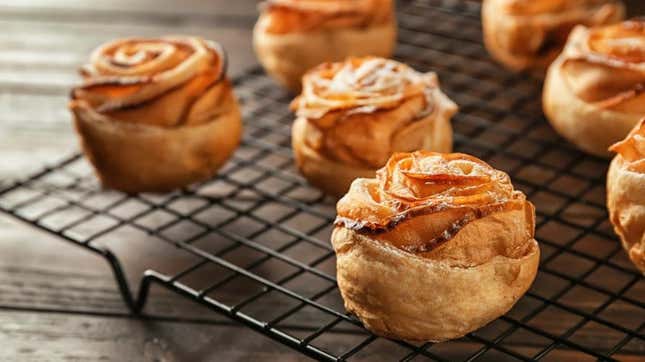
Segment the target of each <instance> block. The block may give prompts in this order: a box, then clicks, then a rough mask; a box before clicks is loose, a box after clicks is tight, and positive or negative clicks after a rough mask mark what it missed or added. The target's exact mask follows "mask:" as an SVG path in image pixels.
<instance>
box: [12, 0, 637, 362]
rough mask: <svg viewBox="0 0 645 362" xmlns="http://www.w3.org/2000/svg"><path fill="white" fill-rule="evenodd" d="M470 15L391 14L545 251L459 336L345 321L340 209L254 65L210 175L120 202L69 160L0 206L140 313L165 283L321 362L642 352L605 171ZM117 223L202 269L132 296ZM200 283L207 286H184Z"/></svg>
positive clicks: (427, 0) (242, 81)
mask: <svg viewBox="0 0 645 362" xmlns="http://www.w3.org/2000/svg"><path fill="white" fill-rule="evenodd" d="M479 10H480V9H479V4H477V3H471V2H464V1H449V0H443V1H442V0H417V1H413V2H411V4H410V5H408V6H406V7H405V8H403V9H401V10H400V11H399V23H400V34H399V38H400V39H399V47H398V53H397V57H398V58H399V59H401V60H403V61H405V62H407V63H409V64H410V65H412V66H414V67H416V68H418V69H420V70H434V71H436V72H437V73H438V74H439V77H440V80H441V82H442V87H443V88H444V89H445V91H446V92H447V93H448V94H449V96H450V97H451V98H452V99H454V100H455V101H456V102H457V103H458V104H459V105H460V106H461V109H460V113H459V114H458V115H457V116H456V117H455V119H454V127H455V131H456V134H455V148H456V150H457V151H460V152H467V153H471V154H474V155H476V156H478V157H480V158H482V159H484V160H486V161H487V162H489V163H491V164H492V165H494V166H495V167H497V168H500V169H503V170H505V171H506V172H508V173H509V174H510V175H511V177H512V179H513V181H514V183H515V185H516V186H517V187H518V188H519V189H522V190H523V191H524V192H525V193H526V194H527V195H528V197H529V199H530V200H532V201H533V202H534V203H535V204H536V206H537V214H538V220H537V238H538V239H539V241H540V243H541V248H542V254H543V255H542V261H541V267H540V272H539V275H538V277H537V280H536V282H535V284H534V285H533V287H532V288H531V290H530V291H529V292H528V293H527V294H526V295H525V296H524V297H523V298H522V299H521V300H520V302H519V303H518V304H517V305H516V306H515V307H514V308H513V309H512V310H511V311H510V312H509V313H508V314H507V315H505V316H503V317H501V318H500V319H498V320H497V321H495V322H493V323H491V324H490V325H488V326H486V327H485V328H483V329H481V330H479V331H476V332H474V333H471V334H470V335H468V336H466V337H464V338H462V339H459V340H457V341H451V342H445V343H441V344H432V343H422V344H420V343H408V342H400V341H390V340H386V339H383V338H378V337H375V336H374V335H372V334H370V333H369V332H368V331H366V330H364V329H363V328H362V327H361V326H360V323H359V322H358V321H357V320H355V319H354V318H353V317H351V316H348V315H347V314H346V312H345V310H344V309H343V306H342V300H341V298H340V295H339V292H338V289H337V286H336V280H335V258H334V253H333V251H332V248H331V245H330V242H329V236H330V233H331V224H332V222H333V219H334V216H335V212H334V202H333V200H330V199H327V198H325V197H324V196H323V195H322V194H321V193H320V192H319V191H317V190H316V189H313V188H311V187H310V186H308V185H307V183H306V182H305V181H304V180H303V179H302V178H301V177H300V176H299V175H298V173H297V171H296V170H295V169H294V163H293V157H292V153H291V150H290V125H291V122H292V120H293V116H292V115H291V114H290V112H289V110H288V107H287V106H288V102H289V101H290V99H291V97H290V96H289V95H287V94H285V93H282V91H281V90H279V89H278V88H277V87H276V86H275V85H274V84H273V83H272V82H271V81H270V80H269V79H268V78H267V77H266V76H265V75H264V74H263V73H262V72H261V71H260V70H255V71H251V72H248V73H247V74H245V75H243V76H242V77H240V78H239V79H237V80H236V81H235V89H236V92H237V95H238V96H239V97H240V98H241V102H242V104H243V109H244V120H245V127H246V129H245V137H244V141H243V144H242V146H241V147H240V149H239V150H238V151H237V152H236V154H235V155H234V157H233V159H232V160H231V161H230V162H229V163H228V165H227V166H226V167H225V169H224V170H223V171H222V172H221V173H220V175H219V176H217V177H216V178H214V179H212V180H210V181H208V182H204V183H202V184H199V185H195V186H192V187H190V188H188V189H185V190H182V191H178V192H175V193H172V194H168V195H147V194H142V195H138V196H128V195H125V194H121V193H118V192H112V191H103V190H101V189H100V187H99V185H98V184H97V181H96V180H95V178H94V176H93V175H92V173H91V170H90V168H89V166H88V165H87V163H86V162H85V160H84V159H83V158H82V156H80V155H73V156H72V157H70V158H67V159H65V160H63V161H61V162H60V163H57V164H55V165H52V166H49V167H47V168H45V169H44V170H42V172H39V173H37V174H35V175H32V176H31V177H28V178H25V179H23V180H20V181H17V182H15V183H13V184H10V185H9V186H8V187H5V188H4V189H3V190H1V191H0V210H2V211H4V212H5V213H8V214H10V215H12V216H14V217H16V218H18V219H20V220H22V221H25V222H26V223H28V224H30V225H33V226H34V227H36V228H39V229H43V230H46V231H48V232H50V233H52V234H55V235H57V236H59V237H60V238H61V239H63V240H66V241H68V242H71V243H73V244H76V245H78V246H81V247H83V248H86V249H89V250H91V251H93V252H94V253H97V254H99V255H100V256H102V257H103V258H105V260H106V261H107V262H108V263H109V265H110V266H111V267H112V270H113V272H114V276H115V278H116V281H117V284H118V287H119V288H120V291H121V294H122V295H123V299H124V301H125V303H126V304H127V306H128V307H129V308H130V309H131V310H132V311H133V312H134V313H139V312H141V311H142V309H143V308H144V306H145V304H146V300H147V297H148V291H149V289H150V286H151V285H152V284H157V285H161V286H163V287H165V288H167V289H169V290H171V291H174V292H176V293H178V294H180V295H182V296H184V297H186V298H188V299H191V300H194V301H196V302H198V303H201V304H203V305H205V306H207V307H209V308H211V309H212V310H214V311H216V312H219V313H221V314H224V315H226V316H228V317H230V318H232V319H234V320H236V321H239V322H240V323H242V324H244V325H246V326H249V327H251V328H253V329H254V330H256V331H258V332H260V333H262V334H264V335H267V336H269V337H271V338H273V339H274V340H277V341H279V342H281V343H284V344H286V345H288V346H290V347H292V348H294V349H296V350H298V351H300V352H302V353H304V354H306V355H308V356H310V357H313V358H316V359H320V360H332V361H334V360H375V359H376V360H413V359H415V360H416V359H431V360H441V361H443V360H451V361H452V360H466V361H473V360H495V361H506V360H540V359H544V360H549V359H551V360H587V359H591V360H593V359H599V360H612V359H622V358H626V359H627V358H633V359H635V360H637V359H639V358H643V356H644V354H645V340H644V339H645V336H644V335H643V328H644V326H645V303H644V302H643V300H644V299H645V298H644V296H645V287H644V285H643V281H641V278H642V277H641V275H639V274H638V273H637V272H636V271H635V270H634V268H633V267H632V266H631V265H630V263H629V261H628V260H627V259H626V258H625V256H624V253H623V251H622V249H621V247H620V245H619V243H618V241H617V240H616V238H615V236H614V235H613V233H612V231H611V227H610V225H609V223H608V221H607V214H606V210H605V205H604V182H605V176H604V175H605V172H606V168H607V161H606V160H602V159H598V158H594V157H589V156H585V155H583V154H581V153H580V152H578V151H577V150H575V149H574V148H572V147H571V146H570V145H569V144H567V143H565V142H563V141H562V140H561V139H560V138H558V137H557V136H556V135H555V134H554V133H553V131H552V130H551V129H550V128H549V126H548V124H547V123H546V122H545V120H544V118H543V116H542V114H541V110H540V102H539V99H540V84H539V82H538V81H531V80H527V79H526V78H525V77H523V76H516V75H513V74H510V73H508V72H506V71H504V70H503V69H501V68H500V67H499V66H497V65H495V64H494V63H493V62H492V61H491V60H490V59H489V57H488V55H487V54H486V52H485V50H484V48H483V47H482V44H481V33H480V22H479ZM126 227H127V228H130V229H136V230H139V231H141V232H143V233H145V234H147V235H149V236H152V237H154V238H157V239H159V240H161V241H164V242H167V243H169V244H171V245H173V246H175V247H176V248H177V250H182V251H185V252H188V253H190V254H192V255H193V256H195V257H196V258H197V260H198V261H197V262H195V263H194V264H193V265H190V266H189V267H188V268H186V269H185V270H182V271H180V272H178V273H174V274H172V275H167V274H163V273H160V272H158V271H155V270H148V271H147V272H145V273H144V275H143V277H142V279H141V284H140V286H139V288H138V293H134V292H133V291H132V289H131V287H130V285H129V284H128V281H127V279H126V277H125V273H124V271H123V269H122V267H121V263H120V261H119V259H118V258H117V257H116V256H115V254H114V253H112V252H111V251H110V249H109V239H110V238H116V237H118V232H119V230H121V229H123V228H126ZM106 240H107V241H106ZM240 255H242V256H243V257H240ZM199 273H208V275H209V278H210V279H208V280H210V284H209V285H201V284H199V285H198V284H197V283H195V282H194V280H196V279H195V278H193V277H194V276H195V275H197V274H199ZM338 335H340V336H341V337H338Z"/></svg>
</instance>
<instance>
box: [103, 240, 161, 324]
mask: <svg viewBox="0 0 645 362" xmlns="http://www.w3.org/2000/svg"><path fill="white" fill-rule="evenodd" d="M95 251H96V252H98V253H99V254H101V255H103V257H105V259H106V260H107V261H108V263H109V264H110V267H111V268H112V274H114V279H116V283H117V285H118V286H119V291H120V292H121V297H122V298H123V302H124V303H125V305H126V306H127V307H128V309H129V310H130V312H131V313H132V314H135V315H141V312H142V311H143V308H145V306H146V302H147V301H148V295H149V294H150V287H151V286H152V283H155V282H156V283H160V284H164V283H168V281H169V278H168V277H167V276H165V275H163V274H160V273H157V272H155V271H153V270H146V271H145V272H144V273H143V278H142V279H141V284H140V285H139V293H138V295H137V298H136V299H135V298H134V296H133V295H132V289H130V283H128V279H127V278H126V277H125V273H124V272H123V267H121V263H120V262H119V259H117V257H116V256H115V255H114V254H113V253H112V252H111V251H110V250H108V249H95Z"/></svg>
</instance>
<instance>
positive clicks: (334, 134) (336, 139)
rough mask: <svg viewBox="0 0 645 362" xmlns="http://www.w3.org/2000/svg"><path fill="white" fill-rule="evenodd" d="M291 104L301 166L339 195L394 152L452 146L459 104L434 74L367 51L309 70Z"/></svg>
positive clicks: (315, 181)
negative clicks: (376, 56)
mask: <svg viewBox="0 0 645 362" xmlns="http://www.w3.org/2000/svg"><path fill="white" fill-rule="evenodd" d="M292 109H293V110H294V111H295V112H296V115H297V118H296V121H295V123H294V125H293V130H292V131H293V132H292V141H293V149H294V153H295V158H296V163H297V165H298V168H299V169H300V171H301V172H302V174H303V175H304V176H305V177H306V178H307V179H308V180H309V181H310V182H311V183H312V184H313V185H315V186H317V187H318V188H320V189H322V190H323V191H325V192H326V193H328V194H331V195H335V196H341V195H343V194H344V193H345V192H347V189H349V185H350V184H351V182H352V181H353V180H354V179H355V178H358V177H374V173H375V172H376V170H377V169H378V168H380V167H382V166H383V165H384V164H385V162H387V160H388V158H389V157H390V156H391V155H392V153H394V152H397V151H399V152H408V151H415V150H419V149H427V150H432V151H440V152H450V151H451V149H452V127H451V125H450V118H451V117H452V115H453V114H454V113H455V112H456V111H457V106H456V105H455V104H454V103H453V102H452V101H451V100H450V99H448V97H447V96H446V95H445V94H443V93H442V92H441V90H440V89H439V82H438V80H437V76H436V75H435V73H419V72H417V71H415V70H414V69H412V68H410V67H409V66H407V65H405V64H402V63H399V62H396V61H393V60H388V59H383V58H375V57H365V58H350V59H348V60H346V61H345V62H342V63H326V64H322V65H320V66H318V67H317V68H315V69H313V70H311V71H310V72H308V73H307V74H306V75H305V76H304V78H303V91H302V94H301V95H300V96H299V97H298V98H296V99H295V100H294V101H293V103H292Z"/></svg>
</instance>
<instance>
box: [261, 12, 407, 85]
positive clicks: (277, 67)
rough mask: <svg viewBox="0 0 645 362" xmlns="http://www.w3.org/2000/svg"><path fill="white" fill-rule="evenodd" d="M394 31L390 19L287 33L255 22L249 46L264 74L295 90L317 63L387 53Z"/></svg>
mask: <svg viewBox="0 0 645 362" xmlns="http://www.w3.org/2000/svg"><path fill="white" fill-rule="evenodd" d="M258 24H259V22H258ZM396 34H397V25H396V20H394V19H392V21H390V22H387V23H384V24H373V25H370V26H367V27H364V28H361V27H358V28H357V27H350V28H338V29H323V30H319V31H311V32H296V33H287V34H270V33H267V32H266V31H263V30H261V29H260V27H259V26H258V25H257V24H256V26H255V28H254V29H253V46H254V49H255V53H256V54H257V57H258V59H259V61H260V63H261V64H262V66H263V67H264V69H265V70H266V71H267V73H268V74H269V75H271V76H272V77H273V78H274V79H276V80H277V81H278V83H280V84H281V85H283V86H284V87H286V88H287V89H289V90H291V91H292V92H294V93H297V92H299V91H300V89H301V88H302V84H301V81H302V76H303V75H304V74H305V72H307V71H308V70H309V69H311V68H313V67H315V66H316V65H318V64H321V63H324V62H334V61H341V60H344V59H345V58H346V57H348V56H365V55H374V56H380V57H384V58H387V57H389V56H391V55H392V53H393V52H394V48H395V46H396Z"/></svg>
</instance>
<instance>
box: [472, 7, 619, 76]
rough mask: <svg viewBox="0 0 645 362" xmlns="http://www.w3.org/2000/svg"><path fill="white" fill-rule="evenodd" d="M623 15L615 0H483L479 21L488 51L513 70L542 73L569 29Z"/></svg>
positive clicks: (610, 21) (560, 45)
mask: <svg viewBox="0 0 645 362" xmlns="http://www.w3.org/2000/svg"><path fill="white" fill-rule="evenodd" d="M624 17H625V6H624V5H623V4H622V2H621V1H619V0H484V3H483V4H482V24H483V30H484V43H485V45H486V48H487V49H488V51H489V53H490V54H491V55H492V56H493V58H495V59H496V60H497V61H499V62H500V63H502V64H504V65H505V66H506V67H508V68H510V69H511V70H514V71H524V70H531V71H534V72H535V73H539V74H543V72H544V70H545V69H546V68H547V67H548V66H549V64H550V63H551V62H552V61H553V60H554V59H555V58H556V57H557V56H558V54H559V53H560V51H561V50H562V48H563V46H564V44H565V42H566V40H567V36H568V35H569V32H570V31H571V29H572V28H573V27H574V26H575V25H577V24H584V25H588V26H594V25H602V24H611V23H615V22H618V21H620V20H622V19H623V18H624Z"/></svg>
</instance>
